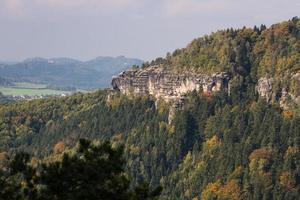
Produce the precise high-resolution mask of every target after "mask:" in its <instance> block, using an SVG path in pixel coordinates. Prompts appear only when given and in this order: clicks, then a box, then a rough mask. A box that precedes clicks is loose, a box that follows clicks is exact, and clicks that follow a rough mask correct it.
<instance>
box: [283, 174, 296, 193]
mask: <svg viewBox="0 0 300 200" xmlns="http://www.w3.org/2000/svg"><path fill="white" fill-rule="evenodd" d="M279 179H280V185H281V186H282V187H284V188H285V189H286V190H291V189H293V188H294V187H295V185H296V182H295V179H294V177H293V175H292V174H291V173H289V172H283V173H282V174H281V175H280V177H279Z"/></svg>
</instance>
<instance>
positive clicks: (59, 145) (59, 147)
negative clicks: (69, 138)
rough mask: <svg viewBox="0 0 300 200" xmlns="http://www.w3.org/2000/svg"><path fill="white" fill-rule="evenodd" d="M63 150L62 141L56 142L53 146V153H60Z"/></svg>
mask: <svg viewBox="0 0 300 200" xmlns="http://www.w3.org/2000/svg"><path fill="white" fill-rule="evenodd" d="M64 150H65V143H64V142H63V141H60V142H58V143H56V145H55V146H54V148H53V151H54V153H55V154H59V153H62V152H63V151H64Z"/></svg>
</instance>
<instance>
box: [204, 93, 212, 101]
mask: <svg viewBox="0 0 300 200" xmlns="http://www.w3.org/2000/svg"><path fill="white" fill-rule="evenodd" d="M202 97H204V98H205V99H206V100H207V101H212V99H213V98H212V93H211V92H203V93H202Z"/></svg>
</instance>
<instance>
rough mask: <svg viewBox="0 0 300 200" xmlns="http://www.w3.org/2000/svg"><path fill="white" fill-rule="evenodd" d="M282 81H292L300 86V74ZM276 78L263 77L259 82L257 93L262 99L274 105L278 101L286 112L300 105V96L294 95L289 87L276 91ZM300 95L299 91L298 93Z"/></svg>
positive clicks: (289, 76)
mask: <svg viewBox="0 0 300 200" xmlns="http://www.w3.org/2000/svg"><path fill="white" fill-rule="evenodd" d="M282 79H292V80H294V81H295V84H297V85H298V86H299V85H300V73H296V74H294V75H287V76H286V77H285V78H282ZM274 83H275V80H274V78H267V77H262V78H260V79H259V80H258V83H257V86H256V91H257V93H258V94H259V96H260V97H262V98H265V99H266V101H267V102H269V103H273V102H276V101H278V102H279V105H280V107H281V108H283V109H284V110H286V109H289V108H290V107H292V106H299V105H300V96H299V95H297V94H294V93H292V92H291V91H289V90H288V88H287V87H282V88H279V89H277V90H276V91H275V88H274ZM298 93H299V91H298Z"/></svg>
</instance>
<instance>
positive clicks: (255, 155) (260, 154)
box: [249, 147, 272, 160]
mask: <svg viewBox="0 0 300 200" xmlns="http://www.w3.org/2000/svg"><path fill="white" fill-rule="evenodd" d="M271 158H272V150H270V149H268V148H266V147H264V148H261V149H256V150H254V151H253V152H252V153H251V154H250V156H249V159H250V160H257V159H266V160H269V159H271Z"/></svg>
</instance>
